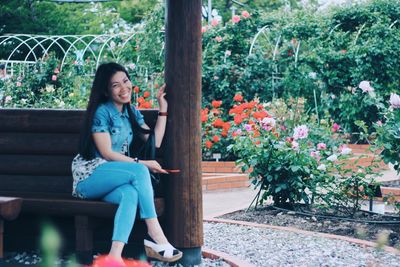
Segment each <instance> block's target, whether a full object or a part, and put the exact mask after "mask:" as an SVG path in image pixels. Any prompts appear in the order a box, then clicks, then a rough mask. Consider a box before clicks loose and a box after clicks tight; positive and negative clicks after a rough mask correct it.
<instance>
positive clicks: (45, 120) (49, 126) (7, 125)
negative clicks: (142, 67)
mask: <svg viewBox="0 0 400 267" xmlns="http://www.w3.org/2000/svg"><path fill="white" fill-rule="evenodd" d="M140 112H141V113H142V114H143V115H144V116H145V117H146V123H147V125H149V126H154V125H155V122H156V120H157V116H158V114H157V111H156V110H152V109H146V110H141V111H140ZM84 115H85V111H84V110H67V111H66V110H58V109H4V110H2V111H1V112H0V125H1V127H0V132H38V133H43V132H46V133H79V132H80V130H81V128H82V123H83V119H84Z"/></svg>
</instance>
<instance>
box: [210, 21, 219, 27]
mask: <svg viewBox="0 0 400 267" xmlns="http://www.w3.org/2000/svg"><path fill="white" fill-rule="evenodd" d="M218 24H219V21H218V20H217V19H212V20H211V26H213V27H215V26H217V25H218Z"/></svg>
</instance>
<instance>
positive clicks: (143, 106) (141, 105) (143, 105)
mask: <svg viewBox="0 0 400 267" xmlns="http://www.w3.org/2000/svg"><path fill="white" fill-rule="evenodd" d="M152 106H153V104H152V103H151V101H144V102H143V103H141V104H140V105H139V108H143V109H146V108H152Z"/></svg>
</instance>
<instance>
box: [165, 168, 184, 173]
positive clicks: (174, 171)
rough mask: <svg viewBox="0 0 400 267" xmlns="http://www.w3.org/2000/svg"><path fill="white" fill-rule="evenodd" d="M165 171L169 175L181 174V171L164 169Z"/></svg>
mask: <svg viewBox="0 0 400 267" xmlns="http://www.w3.org/2000/svg"><path fill="white" fill-rule="evenodd" d="M164 170H165V171H167V172H169V173H177V172H181V170H178V169H176V170H168V169H167V170H166V169H164Z"/></svg>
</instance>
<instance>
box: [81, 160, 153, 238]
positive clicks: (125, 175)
mask: <svg viewBox="0 0 400 267" xmlns="http://www.w3.org/2000/svg"><path fill="white" fill-rule="evenodd" d="M76 190H77V192H79V193H80V194H82V195H83V196H84V197H85V198H87V199H102V200H104V201H106V202H110V203H114V204H118V209H117V212H116V214H115V218H114V230H113V237H112V240H113V241H121V242H124V243H127V242H128V239H129V235H130V233H131V231H132V228H133V224H134V222H135V217H136V210H137V206H138V205H139V210H140V217H141V218H142V219H148V218H156V217H157V214H156V211H155V207H154V193H153V187H152V185H151V178H150V173H149V169H148V168H147V167H146V166H145V165H143V164H140V163H129V162H118V161H111V162H106V163H103V164H101V165H100V166H98V167H97V168H96V169H95V170H94V171H93V173H92V174H91V175H90V176H89V177H88V178H86V179H85V180H83V181H81V182H79V183H78V185H77V187H76Z"/></svg>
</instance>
